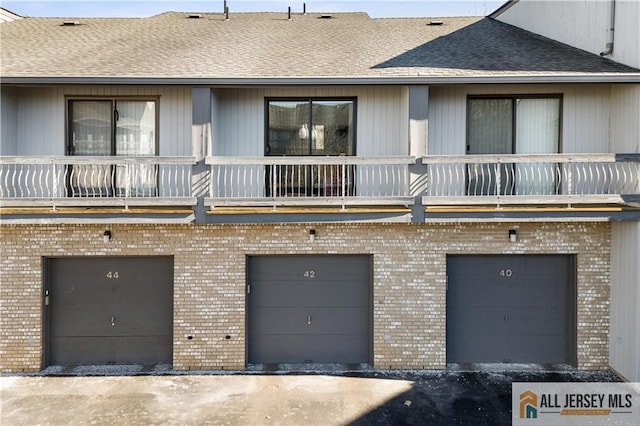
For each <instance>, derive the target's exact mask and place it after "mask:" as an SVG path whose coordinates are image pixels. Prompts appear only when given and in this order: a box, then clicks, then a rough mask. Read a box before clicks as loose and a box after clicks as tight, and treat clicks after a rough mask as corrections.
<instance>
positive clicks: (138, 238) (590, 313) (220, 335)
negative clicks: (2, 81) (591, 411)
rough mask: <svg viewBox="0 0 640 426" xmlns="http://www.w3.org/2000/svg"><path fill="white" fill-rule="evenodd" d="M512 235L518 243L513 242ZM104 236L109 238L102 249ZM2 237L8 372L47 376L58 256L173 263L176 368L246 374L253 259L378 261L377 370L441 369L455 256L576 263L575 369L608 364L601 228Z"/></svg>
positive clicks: (91, 231)
mask: <svg viewBox="0 0 640 426" xmlns="http://www.w3.org/2000/svg"><path fill="white" fill-rule="evenodd" d="M312 227H313V228H314V229H316V232H317V239H316V241H315V242H313V243H311V242H309V236H308V230H309V229H310V228H312ZM512 227H517V228H518V242H516V243H511V242H509V240H508V230H509V229H510V228H512ZM107 228H108V229H111V230H112V232H113V239H112V241H110V242H109V243H104V242H103V241H102V234H103V231H104V230H105V229H107ZM0 232H1V238H0V252H1V253H2V256H1V261H2V263H1V265H0V284H1V286H0V298H1V299H0V314H1V315H0V371H12V372H20V371H37V370H39V369H40V368H41V363H42V361H41V359H42V345H43V337H42V335H43V324H42V267H43V266H42V265H43V258H44V257H61V256H139V255H172V256H174V259H175V272H174V274H175V275H174V364H173V366H174V368H175V369H177V370H188V369H232V370H236V369H243V368H244V366H245V326H244V324H245V314H244V312H245V296H244V294H245V290H244V289H245V258H246V256H247V255H261V254H340V253H350V254H356V253H366V254H373V259H374V273H373V280H374V284H373V285H374V289H373V291H374V293H373V312H374V321H373V346H374V356H373V361H374V365H375V367H376V368H379V369H387V368H392V369H396V368H398V369H423V368H425V369H441V368H444V367H445V360H446V358H445V349H446V348H445V331H446V330H445V326H446V322H445V312H446V306H445V289H446V255H447V254H534V253H546V254H551V253H557V254H577V264H578V265H577V269H578V274H577V281H578V288H577V292H578V303H577V311H578V312H577V315H578V334H577V339H578V342H577V351H578V366H579V368H582V369H598V368H605V367H606V366H607V362H608V339H607V335H608V329H609V282H610V246H611V243H610V234H611V232H610V226H609V225H608V224H604V223H520V224H510V223H493V224H425V225H415V224H316V225H295V224H293V225H292V224H286V225H284V224H283V225H116V224H114V225H109V226H105V225H29V226H28V225H15V226H14V225H4V226H2V227H0ZM227 335H228V336H230V338H229V339H227V338H226V336H227ZM187 336H192V338H191V339H188V338H187Z"/></svg>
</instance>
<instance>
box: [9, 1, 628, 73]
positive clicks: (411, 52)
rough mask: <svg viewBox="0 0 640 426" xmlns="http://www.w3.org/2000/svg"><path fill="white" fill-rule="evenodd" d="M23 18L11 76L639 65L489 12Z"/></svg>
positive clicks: (15, 33)
mask: <svg viewBox="0 0 640 426" xmlns="http://www.w3.org/2000/svg"><path fill="white" fill-rule="evenodd" d="M187 16H188V15H187V14H185V13H175V12H169V13H164V14H161V15H157V16H153V17H150V18H134V19H119V18H77V19H74V20H76V21H79V22H80V25H76V26H63V25H62V23H63V21H65V19H62V18H27V19H22V20H18V21H14V22H10V23H5V24H3V25H2V26H1V27H0V40H1V43H2V49H1V51H2V52H1V62H0V64H1V65H0V66H1V74H0V76H1V77H2V78H3V79H7V78H8V79H9V80H11V78H25V79H31V78H36V79H37V78H45V77H74V78H79V79H83V78H84V79H91V78H103V79H104V78H113V79H120V78H121V79H133V80H135V79H145V78H147V79H151V78H153V79H159V80H162V79H200V81H203V80H211V81H215V80H216V79H220V80H222V79H248V80H256V81H257V80H259V79H269V78H272V79H273V78H292V77H295V78H319V79H325V78H326V79H331V78H346V79H367V78H383V77H385V78H386V77H398V78H399V77H478V76H520V75H527V76H532V75H533V76H535V75H540V76H542V75H545V76H549V75H551V76H560V75H573V76H576V75H578V76H579V75H587V76H588V75H592V74H598V75H609V74H611V75H620V74H628V73H635V75H636V76H637V75H638V74H637V73H638V70H635V69H633V68H630V67H627V66H624V65H621V64H618V63H615V62H612V61H610V60H607V59H603V58H600V57H598V56H596V55H592V54H590V53H587V52H584V51H581V50H578V49H575V48H572V47H569V46H566V45H563V44H561V43H557V42H554V41H552V40H549V39H546V38H544V37H540V36H537V35H535V34H532V33H529V32H527V31H524V30H521V29H518V28H516V27H512V26H510V25H507V24H504V23H501V22H498V21H496V20H493V19H490V18H477V17H476V18H469V17H463V18H438V19H439V20H441V21H443V24H442V25H429V22H430V19H429V18H401V19H397V18H396V19H371V18H369V17H368V16H367V15H366V14H364V13H346V14H334V15H333V18H332V19H322V18H321V17H320V15H319V14H308V15H294V16H293V19H292V20H290V21H289V20H287V17H286V15H285V14H280V13H278V14H276V13H239V14H232V15H231V17H230V20H228V21H225V19H224V16H223V15H222V14H201V16H202V17H201V18H200V19H189V18H188V17H187Z"/></svg>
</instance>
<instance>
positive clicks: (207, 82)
mask: <svg viewBox="0 0 640 426" xmlns="http://www.w3.org/2000/svg"><path fill="white" fill-rule="evenodd" d="M526 83H640V72H637V73H594V74H588V75H585V74H567V75H551V74H549V75H547V74H544V75H507V76H504V75H496V76H493V75H485V76H469V77H452V76H407V77H260V78H206V77H203V78H180V77H176V78H165V77H2V78H1V79H0V84H2V85H37V84H67V85H77V84H86V85H89V84H94V85H95V84H100V85H132V84H137V85H175V86H184V85H191V86H236V85H248V86H260V85H285V86H287V85H290V86H301V85H377V84H379V85H394V84H434V85H436V84H526Z"/></svg>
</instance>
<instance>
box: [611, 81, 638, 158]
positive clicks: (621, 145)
mask: <svg viewBox="0 0 640 426" xmlns="http://www.w3.org/2000/svg"><path fill="white" fill-rule="evenodd" d="M611 150H612V152H636V153H639V152H640V84H621V85H613V86H611Z"/></svg>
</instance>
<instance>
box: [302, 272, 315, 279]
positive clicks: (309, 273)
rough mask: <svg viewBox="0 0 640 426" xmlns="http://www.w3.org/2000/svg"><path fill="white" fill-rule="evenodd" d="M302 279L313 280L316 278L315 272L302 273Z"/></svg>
mask: <svg viewBox="0 0 640 426" xmlns="http://www.w3.org/2000/svg"><path fill="white" fill-rule="evenodd" d="M303 275H304V277H305V278H315V277H316V271H304V274H303Z"/></svg>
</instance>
